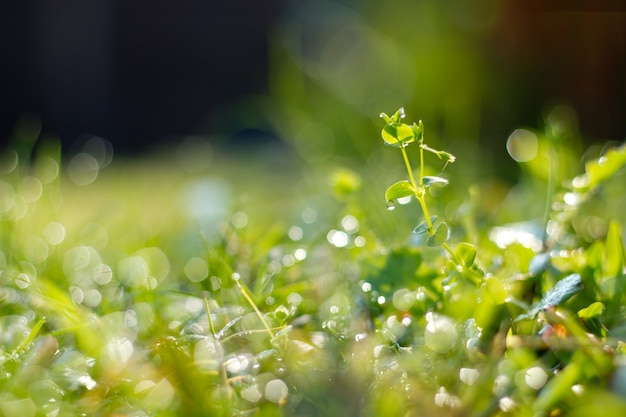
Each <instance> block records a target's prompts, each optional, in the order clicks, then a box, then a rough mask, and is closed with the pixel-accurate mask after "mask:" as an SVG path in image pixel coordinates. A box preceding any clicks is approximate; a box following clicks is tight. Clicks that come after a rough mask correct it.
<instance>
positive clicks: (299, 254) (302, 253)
mask: <svg viewBox="0 0 626 417" xmlns="http://www.w3.org/2000/svg"><path fill="white" fill-rule="evenodd" d="M293 257H294V258H296V260H297V261H303V260H305V259H306V250H305V249H302V248H298V249H296V250H295V251H294V252H293Z"/></svg>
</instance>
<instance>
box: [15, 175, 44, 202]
mask: <svg viewBox="0 0 626 417" xmlns="http://www.w3.org/2000/svg"><path fill="white" fill-rule="evenodd" d="M17 190H18V192H19V193H20V195H21V196H22V198H24V201H26V202H27V203H34V202H35V201H37V200H39V198H40V197H41V193H42V192H43V187H42V185H41V181H39V180H38V179H37V178H35V177H31V176H27V177H24V178H22V180H21V181H20V184H19V186H18V189H17Z"/></svg>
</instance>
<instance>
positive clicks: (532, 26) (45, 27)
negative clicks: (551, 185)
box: [0, 0, 626, 176]
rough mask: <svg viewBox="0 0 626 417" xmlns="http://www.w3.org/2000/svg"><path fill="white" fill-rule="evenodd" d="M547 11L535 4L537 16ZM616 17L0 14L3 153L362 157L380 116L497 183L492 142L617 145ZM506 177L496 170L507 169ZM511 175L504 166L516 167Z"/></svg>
mask: <svg viewBox="0 0 626 417" xmlns="http://www.w3.org/2000/svg"><path fill="white" fill-rule="evenodd" d="M545 3H548V4H545ZM625 12H626V7H624V6H622V5H621V2H613V3H611V2H591V1H590V2H583V1H581V2H540V1H513V2H500V1H495V0H480V1H476V2H471V3H468V2H465V1H460V0H447V1H438V0H437V1H435V0H413V1H409V0H395V1H386V2H381V1H374V0H362V1H358V0H341V1H340V0H336V1H329V0H308V1H307V0H265V1H263V2H259V1H254V0H241V1H238V2H213V1H207V0H189V1H185V2H171V1H165V0H153V1H150V2H126V1H110V0H91V1H89V2H77V1H72V0H58V1H54V2H49V1H28V2H18V1H12V2H3V3H2V5H1V6H0V33H1V37H0V56H1V59H2V65H1V66H0V91H1V93H0V140H1V141H2V146H3V147H5V146H6V145H7V142H8V141H9V140H11V137H12V136H14V133H13V132H14V131H15V129H16V127H17V128H19V127H20V126H22V127H23V125H25V124H26V125H33V126H35V127H36V129H35V130H37V129H40V131H41V134H42V135H53V136H55V137H57V138H59V139H60V141H61V142H62V145H63V149H64V150H65V151H69V152H71V151H72V150H73V149H77V147H80V146H83V145H84V143H86V142H88V141H89V139H90V138H92V137H94V136H95V137H99V138H103V139H104V140H105V141H106V143H109V144H112V147H113V148H114V149H115V153H116V154H127V155H144V154H149V153H151V152H154V151H155V150H159V149H163V147H168V146H178V144H180V143H183V142H184V141H185V139H188V138H189V137H194V138H200V139H201V140H203V141H206V142H207V143H210V144H211V145H212V146H226V147H229V148H232V149H235V150H244V149H249V148H250V147H256V145H258V144H263V145H265V144H274V145H276V144H279V145H280V146H282V145H285V146H287V147H289V148H290V149H291V150H293V151H294V153H296V154H297V155H298V156H299V157H300V158H301V160H303V161H305V162H307V163H311V164H316V163H322V162H324V161H328V160H336V159H338V158H339V159H341V158H352V157H357V158H358V157H363V158H367V157H369V156H370V155H371V154H372V152H374V151H375V150H377V149H379V148H380V140H379V139H380V138H379V137H378V130H379V129H380V127H381V121H380V119H378V115H379V113H380V112H383V111H384V112H387V113H392V112H394V111H395V110H396V109H397V108H398V107H400V106H404V107H405V108H406V109H407V113H408V119H409V121H413V120H417V119H422V120H424V123H425V125H426V127H427V132H428V133H427V134H428V138H429V142H431V143H433V144H434V145H436V147H438V148H443V149H449V150H451V151H453V152H462V153H469V154H479V156H480V159H481V160H483V161H484V162H485V163H487V164H490V165H491V166H493V167H494V168H493V169H494V171H495V173H497V174H498V175H503V176H507V175H515V174H514V172H513V173H510V169H511V168H510V165H509V163H511V162H512V161H511V160H510V158H507V151H506V149H505V143H506V141H507V138H508V137H509V135H510V134H511V132H512V131H513V130H514V129H516V128H518V127H532V128H538V129H540V128H542V126H543V124H544V118H545V115H546V111H547V110H546V109H549V108H551V106H554V105H564V106H565V107H563V108H565V109H568V110H567V111H568V112H569V113H570V116H571V117H570V119H571V120H572V126H574V129H575V132H574V133H575V135H576V136H579V137H580V138H581V139H580V140H581V141H582V143H583V144H584V145H589V144H592V143H604V142H606V141H607V140H618V141H621V140H623V138H624V136H625V134H626V117H624V115H625V114H624V112H625V109H626V81H625V77H624V74H626V53H625V51H626V13H625ZM505 161H506V162H505ZM513 165H514V164H513Z"/></svg>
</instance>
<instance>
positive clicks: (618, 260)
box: [602, 221, 624, 277]
mask: <svg viewBox="0 0 626 417" xmlns="http://www.w3.org/2000/svg"><path fill="white" fill-rule="evenodd" d="M602 266H603V268H602V269H603V272H604V275H605V276H606V277H618V276H621V275H622V274H623V270H624V247H623V245H622V237H621V233H620V226H619V223H617V222H615V221H612V222H611V223H610V224H609V231H608V233H607V235H606V246H605V247H604V259H603V262H602Z"/></svg>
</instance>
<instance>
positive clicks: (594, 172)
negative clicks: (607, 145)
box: [573, 145, 626, 190]
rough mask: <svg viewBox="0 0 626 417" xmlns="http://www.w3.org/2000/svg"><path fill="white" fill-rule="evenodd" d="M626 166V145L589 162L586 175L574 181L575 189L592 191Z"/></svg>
mask: <svg viewBox="0 0 626 417" xmlns="http://www.w3.org/2000/svg"><path fill="white" fill-rule="evenodd" d="M624 165H626V145H622V146H620V147H619V148H614V149H611V150H609V151H608V152H607V153H606V155H604V156H602V157H601V158H599V159H597V160H593V161H590V162H588V163H587V165H586V166H585V171H586V173H585V175H581V176H579V177H576V178H575V179H574V182H573V185H574V188H575V189H577V190H589V189H592V188H594V187H596V186H598V185H599V184H600V183H602V182H603V181H606V180H607V179H609V178H611V177H613V176H614V175H615V174H616V173H617V171H619V170H620V169H621V168H622V167H623V166H624Z"/></svg>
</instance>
